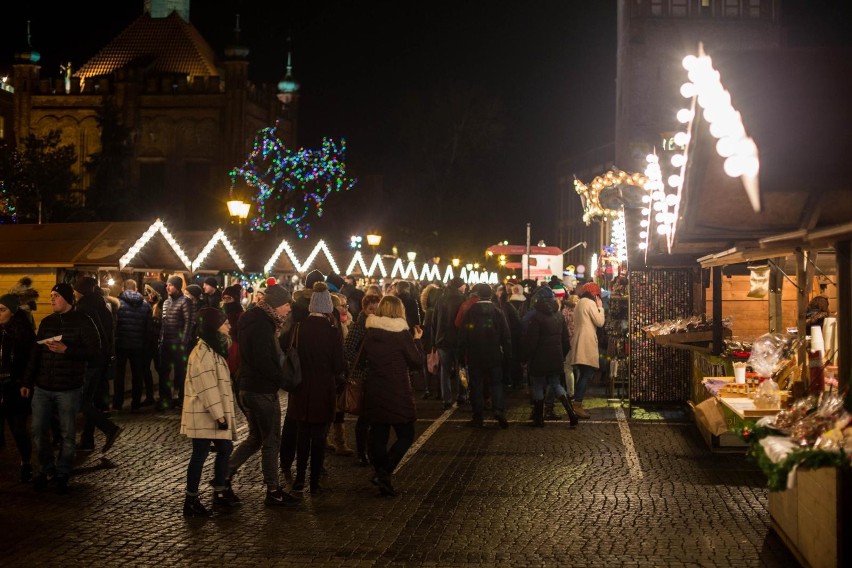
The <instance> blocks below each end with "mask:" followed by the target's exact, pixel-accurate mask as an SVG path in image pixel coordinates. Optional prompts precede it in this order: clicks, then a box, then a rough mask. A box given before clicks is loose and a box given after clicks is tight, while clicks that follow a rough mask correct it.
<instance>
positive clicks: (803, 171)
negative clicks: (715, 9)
mask: <svg viewBox="0 0 852 568" xmlns="http://www.w3.org/2000/svg"><path fill="white" fill-rule="evenodd" d="M709 55H710V56H711V57H712V58H713V66H714V67H715V68H716V69H718V70H719V72H720V75H721V81H722V84H723V85H724V86H725V87H726V88H727V89H728V90H729V91H730V93H731V98H732V104H733V105H734V107H735V108H736V109H737V110H738V111H739V112H740V113H741V115H742V120H743V124H744V125H745V128H746V131H747V133H748V134H749V135H750V136H752V137H753V138H754V140H755V142H756V144H757V147H758V152H759V156H760V173H759V185H760V192H761V210H760V211H759V212H755V211H754V210H753V209H752V207H751V205H750V202H749V200H748V197H747V195H746V192H745V190H744V188H743V184H742V182H741V180H740V179H739V178H731V177H728V176H727V175H726V174H725V172H724V169H723V163H724V159H723V158H721V157H720V156H719V155H718V153H717V152H716V139H715V138H714V137H713V136H712V135H711V134H710V132H709V127H708V124H707V123H706V122H705V121H704V120H703V118H702V116H701V112H696V118H695V120H694V122H693V126H692V140H691V142H690V147H689V153H688V162H687V169H686V175H685V181H684V190H683V198H682V202H681V209H680V218H679V219H678V225H677V232H676V235H675V239H674V242H673V246H672V255H673V256H678V255H679V256H681V257H692V258H693V259H695V258H699V257H704V258H702V264H705V265H706V264H707V263H720V262H722V261H721V258H722V256H728V257H729V260H731V259H734V258H743V259H745V258H751V259H755V258H756V257H757V256H761V257H762V258H769V257H772V256H775V255H776V254H778V253H781V252H782V251H786V252H787V253H789V252H791V251H792V250H793V249H794V248H795V247H796V246H802V245H807V246H824V245H826V243H829V242H831V241H832V240H833V239H836V238H837V235H838V234H843V233H844V232H845V234H846V235H847V236H848V234H849V223H850V222H852V181H850V177H849V176H848V175H847V173H846V167H847V162H848V151H849V148H850V147H852V128H850V125H852V105H850V104H849V100H848V93H849V92H850V87H852V50H850V49H775V50H759V51H746V52H743V51H738V52H735V53H734V52H725V51H718V52H712V53H710V54H709ZM684 77H685V74H684ZM675 96H677V93H675ZM698 110H699V111H700V108H699V109H698ZM844 227H845V229H844ZM838 231H839V232H838ZM781 235H784V236H783V237H781ZM662 248H664V247H662ZM719 251H724V252H721V253H720V252H719ZM732 251H734V252H732ZM708 255H711V256H712V255H716V258H717V259H716V260H709V259H708ZM720 255H721V256H720ZM658 256H665V255H658ZM649 262H651V263H653V261H651V260H650V258H649Z"/></svg>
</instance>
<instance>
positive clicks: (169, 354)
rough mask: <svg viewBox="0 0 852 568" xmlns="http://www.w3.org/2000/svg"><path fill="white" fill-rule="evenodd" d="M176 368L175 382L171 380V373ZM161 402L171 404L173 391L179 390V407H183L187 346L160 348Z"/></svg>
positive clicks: (166, 344) (175, 344)
mask: <svg viewBox="0 0 852 568" xmlns="http://www.w3.org/2000/svg"><path fill="white" fill-rule="evenodd" d="M173 368H174V372H175V374H174V380H173V381H170V380H169V373H170V372H171V370H172V369H173ZM157 374H158V375H159V376H160V380H159V389H160V402H162V403H171V400H172V389H173V388H177V390H178V399H177V400H178V405H179V406H181V405H183V382H184V380H185V379H186V346H185V345H184V344H182V343H163V344H162V345H161V346H160V367H159V368H158V369H157Z"/></svg>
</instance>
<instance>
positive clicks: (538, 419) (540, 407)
mask: <svg viewBox="0 0 852 568" xmlns="http://www.w3.org/2000/svg"><path fill="white" fill-rule="evenodd" d="M530 426H535V427H538V428H544V401H543V400H536V401H534V402H533V416H532V424H530Z"/></svg>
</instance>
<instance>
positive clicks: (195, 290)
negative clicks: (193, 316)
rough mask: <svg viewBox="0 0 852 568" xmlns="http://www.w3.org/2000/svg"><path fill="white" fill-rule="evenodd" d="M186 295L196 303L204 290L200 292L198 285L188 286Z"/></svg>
mask: <svg viewBox="0 0 852 568" xmlns="http://www.w3.org/2000/svg"><path fill="white" fill-rule="evenodd" d="M186 293H187V294H190V295H191V296H192V299H193V300H194V301H195V302H198V301H199V300H201V295H202V294H203V293H204V290H202V289H201V286H199V285H198V284H190V285H189V286H187V287H186Z"/></svg>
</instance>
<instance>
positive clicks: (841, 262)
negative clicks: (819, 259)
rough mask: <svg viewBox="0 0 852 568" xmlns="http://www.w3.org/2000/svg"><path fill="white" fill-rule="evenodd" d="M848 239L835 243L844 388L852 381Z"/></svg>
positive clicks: (851, 397)
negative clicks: (851, 364)
mask: <svg viewBox="0 0 852 568" xmlns="http://www.w3.org/2000/svg"><path fill="white" fill-rule="evenodd" d="M850 248H852V247H850V241H848V240H846V241H839V242H837V243H835V245H834V249H835V251H836V255H837V314H838V316H839V317H838V318H837V354H838V363H837V364H838V375H837V376H838V386H839V387H840V388H844V386H849V385H850V383H852V376H850V375H852V367H850V364H849V363H850V359H852V356H850V354H852V316H850V310H852V274H850V270H852V264H850V259H849V252H850ZM846 410H847V411H848V410H852V392H847V394H846Z"/></svg>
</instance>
